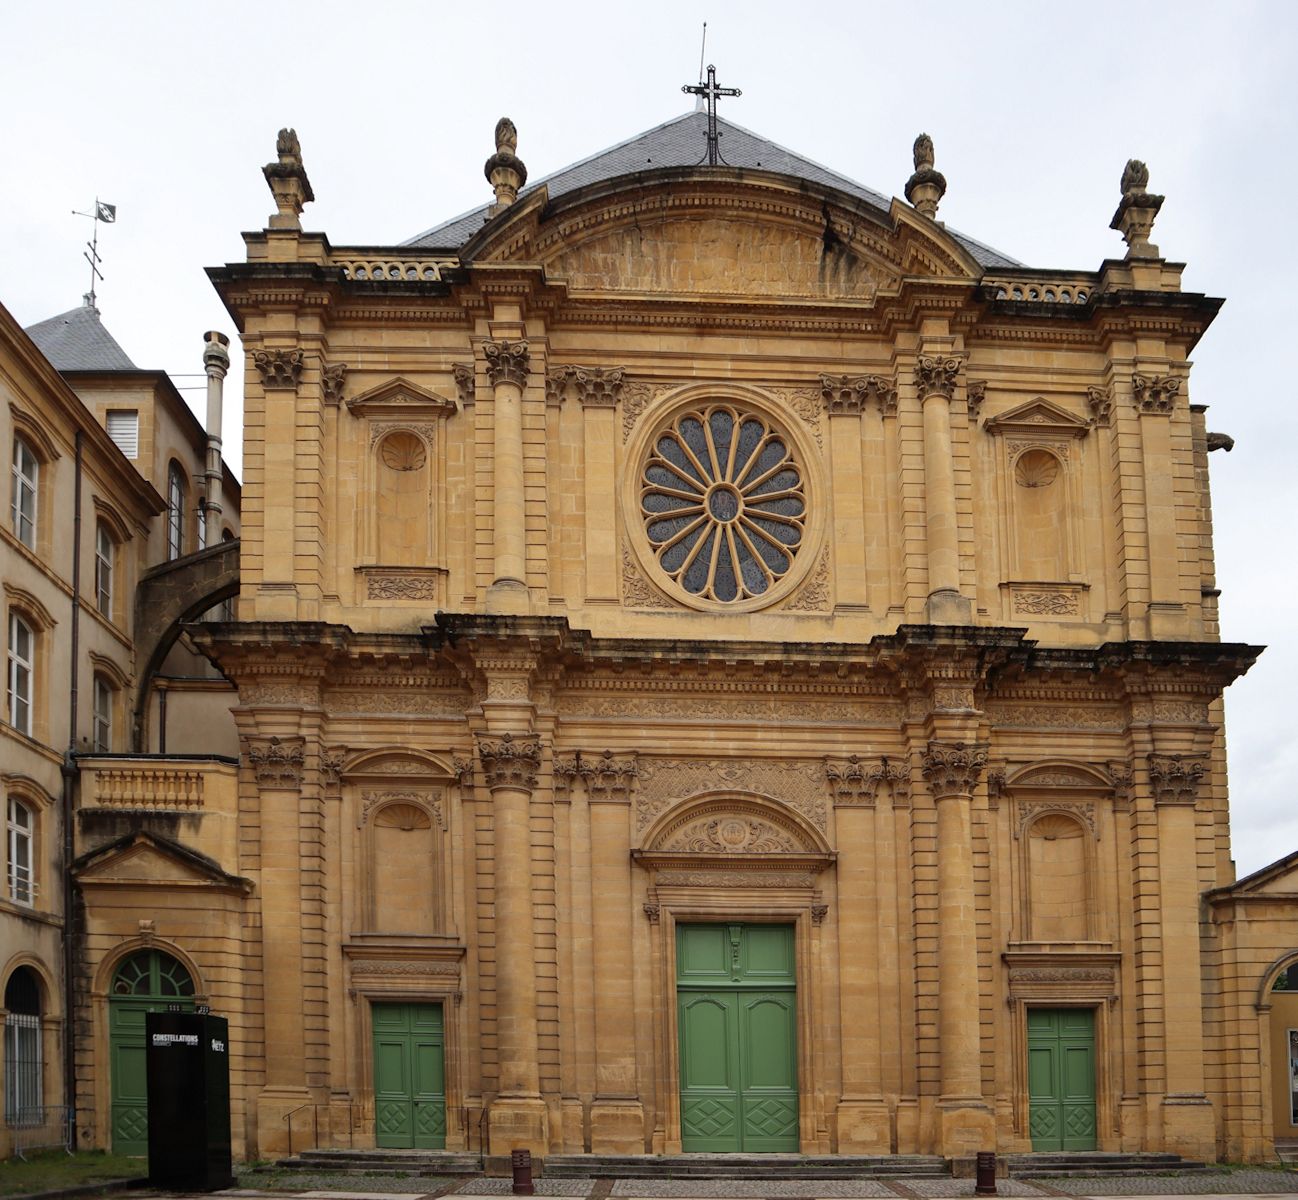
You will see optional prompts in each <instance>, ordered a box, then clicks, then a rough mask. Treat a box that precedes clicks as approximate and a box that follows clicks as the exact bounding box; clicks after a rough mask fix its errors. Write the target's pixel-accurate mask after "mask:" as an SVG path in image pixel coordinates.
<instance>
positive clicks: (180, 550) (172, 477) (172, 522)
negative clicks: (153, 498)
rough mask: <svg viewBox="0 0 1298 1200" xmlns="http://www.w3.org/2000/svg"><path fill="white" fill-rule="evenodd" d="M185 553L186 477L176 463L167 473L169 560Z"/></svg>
mask: <svg viewBox="0 0 1298 1200" xmlns="http://www.w3.org/2000/svg"><path fill="white" fill-rule="evenodd" d="M184 553H185V475H184V472H183V471H181V469H180V467H178V466H177V465H176V464H175V463H172V464H171V469H170V470H169V471H168V472H167V558H168V560H170V559H173V558H179V557H180V556H181V555H182V554H184Z"/></svg>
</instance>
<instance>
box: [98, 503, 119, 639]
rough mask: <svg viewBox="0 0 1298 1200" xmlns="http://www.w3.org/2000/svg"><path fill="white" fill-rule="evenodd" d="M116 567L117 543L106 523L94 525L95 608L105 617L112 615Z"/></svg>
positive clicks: (100, 522)
mask: <svg viewBox="0 0 1298 1200" xmlns="http://www.w3.org/2000/svg"><path fill="white" fill-rule="evenodd" d="M116 565H117V543H116V542H115V541H114V540H113V534H112V530H110V529H109V528H108V522H107V521H102V520H101V521H98V522H97V523H96V524H95V607H96V608H98V609H99V611H100V612H101V613H103V614H104V616H106V617H111V616H112V615H113V570H114V568H115V567H116Z"/></svg>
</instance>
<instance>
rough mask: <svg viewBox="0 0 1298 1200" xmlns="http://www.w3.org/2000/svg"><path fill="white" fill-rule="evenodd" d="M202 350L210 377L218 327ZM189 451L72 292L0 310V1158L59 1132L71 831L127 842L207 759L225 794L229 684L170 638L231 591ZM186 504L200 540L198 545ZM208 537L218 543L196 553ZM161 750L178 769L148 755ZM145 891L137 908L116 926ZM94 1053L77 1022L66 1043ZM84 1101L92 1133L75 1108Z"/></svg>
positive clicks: (235, 499)
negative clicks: (0, 676)
mask: <svg viewBox="0 0 1298 1200" xmlns="http://www.w3.org/2000/svg"><path fill="white" fill-rule="evenodd" d="M209 349H210V350H211V352H212V353H214V354H215V355H216V357H215V359H214V360H213V365H214V367H215V368H217V369H219V370H220V372H221V374H222V375H223V374H224V370H225V366H226V364H227V363H228V358H227V357H226V353H225V351H224V349H222V348H221V347H220V344H219V339H218V340H217V341H215V342H213V343H211V344H210V345H209ZM218 383H219V381H218ZM207 443H208V439H207V437H206V435H205V433H204V430H203V427H202V425H201V424H200V423H199V422H198V421H197V420H196V418H195V417H194V416H193V414H192V413H191V412H190V411H189V409H188V407H187V406H186V405H185V402H184V400H183V399H182V398H181V396H180V394H179V393H178V392H177V390H176V388H175V386H174V385H173V384H172V382H171V381H170V379H168V378H167V376H166V375H165V374H164V373H163V372H160V371H141V370H139V369H137V368H136V367H135V365H134V364H133V363H132V362H131V361H130V359H129V358H128V357H127V356H126V354H125V352H124V351H123V350H122V348H121V347H120V346H119V345H118V344H117V342H116V341H115V340H114V339H113V337H112V335H111V334H109V332H108V331H107V329H105V328H104V325H103V323H102V321H101V320H100V316H99V313H98V311H97V310H96V309H95V308H94V307H93V306H92V305H90V304H86V305H83V306H81V307H79V308H76V309H73V310H71V311H69V312H67V313H63V314H61V315H59V316H57V317H53V318H51V319H50V320H48V321H43V322H41V323H40V324H38V325H35V326H33V327H32V328H31V329H30V330H27V331H24V330H22V329H21V328H20V327H19V326H18V324H17V323H16V322H15V321H14V319H13V317H12V316H11V315H10V314H9V312H8V311H7V310H6V309H4V308H3V307H0V444H3V445H4V447H5V452H6V454H7V455H8V456H9V462H10V464H11V469H10V471H9V472H8V473H7V476H6V480H5V484H6V487H5V496H4V511H3V516H2V517H0V587H2V588H3V596H2V597H0V612H2V614H3V620H4V638H5V683H4V703H3V710H2V716H3V719H2V720H0V805H3V820H4V823H5V824H4V830H5V837H4V843H3V852H2V857H3V860H4V866H5V873H4V881H3V890H2V891H0V997H2V999H0V1022H2V1023H3V1026H4V1039H3V1043H2V1044H0V1076H2V1077H3V1089H4V1090H3V1101H2V1103H0V1158H3V1157H7V1156H8V1155H9V1154H10V1152H11V1151H14V1150H20V1149H23V1148H25V1147H31V1146H38V1145H57V1144H61V1143H62V1142H63V1141H64V1139H65V1138H66V1135H67V1131H68V1129H69V1112H68V1109H69V1105H70V1101H69V1096H68V1088H67V1080H68V1079H69V1078H70V1077H71V1075H72V1073H73V1072H74V1070H75V1062H74V1061H73V1060H70V1059H69V1057H68V1055H69V1051H70V1050H71V1049H72V1048H71V1047H70V1046H69V1043H68V1041H67V1039H66V1038H65V1031H66V1029H67V1028H68V1020H67V1013H68V996H69V987H68V979H69V976H68V972H67V967H68V965H69V963H70V964H71V965H72V966H73V979H74V981H76V982H77V983H79V984H84V982H85V981H84V980H82V979H81V978H80V972H79V968H80V966H81V964H82V963H83V955H84V950H85V947H84V945H83V943H82V941H81V935H82V933H83V932H84V922H83V920H82V919H81V917H80V916H76V917H75V919H74V920H73V921H71V922H69V921H68V920H67V913H68V912H69V910H71V911H72V912H73V913H74V914H79V913H81V912H82V911H83V910H82V900H83V895H82V893H80V892H79V891H78V889H77V888H76V886H75V883H74V881H73V879H72V877H71V874H70V871H69V868H70V867H71V866H72V859H73V858H74V857H75V855H76V853H77V849H78V841H79V840H81V839H82V838H84V837H85V836H87V834H89V835H90V836H91V837H92V838H93V839H94V840H97V841H104V840H107V839H109V838H120V837H123V836H127V837H129V836H133V835H134V833H135V831H136V830H137V829H138V827H139V822H140V819H141V814H142V813H145V812H149V811H151V810H154V809H157V808H173V807H174V805H175V802H176V800H177V799H179V798H180V796H181V795H182V794H184V793H186V792H190V791H192V790H193V788H194V785H193V784H192V783H191V782H187V781H191V780H199V781H200V782H201V777H202V776H203V774H204V773H205V772H206V771H209V770H211V771H215V772H217V773H218V774H219V773H221V772H224V773H225V775H226V776H227V777H228V779H229V786H230V789H231V793H233V781H234V768H233V766H232V763H233V756H237V754H238V750H239V747H238V741H237V738H236V736H235V732H234V727H233V722H232V721H231V718H230V715H229V708H230V703H231V698H232V691H231V687H230V684H229V683H228V682H227V681H226V680H224V679H223V678H221V676H220V675H219V673H218V672H216V671H215V669H214V668H212V666H211V664H210V663H209V662H208V661H207V660H206V659H205V658H203V657H202V656H201V655H199V654H197V653H196V651H195V650H194V648H193V645H192V643H190V642H189V639H188V637H187V636H186V635H184V634H183V633H182V631H181V629H180V622H181V621H182V620H184V619H192V618H194V617H195V616H197V615H198V614H199V613H200V612H201V611H202V610H204V609H207V608H209V607H210V606H211V602H212V599H213V598H214V596H215V597H219V596H220V595H222V594H224V595H226V596H229V595H230V594H231V592H232V590H233V587H232V585H236V586H237V561H238V546H237V542H236V541H233V539H235V538H236V537H237V533H238V527H239V526H238V521H239V486H238V482H237V481H236V480H235V479H234V478H233V476H231V475H230V474H229V472H228V470H226V469H225V468H224V464H223V463H221V461H220V453H219V448H218V449H217V451H216V459H215V463H216V470H217V471H218V477H217V479H216V480H215V481H214V483H215V487H214V489H213V490H212V491H211V492H207V493H206V494H208V495H213V496H215V497H216V500H217V503H216V504H215V505H214V506H213V510H209V511H207V512H201V511H200V509H199V506H198V504H197V503H196V502H195V496H196V494H197V495H200V496H201V495H204V494H205V486H204V485H205V483H206V478H205V476H206V471H207V465H208V464H207V462H206V454H207V451H208V449H209V447H208V444H207ZM204 517H208V518H209V520H210V525H211V529H210V532H211V536H212V541H213V543H214V544H213V546H212V548H211V549H210V550H206V551H202V552H201V553H200V552H197V551H196V550H195V543H196V542H198V541H200V539H201V537H202V532H203V522H204ZM222 535H224V536H226V537H228V538H230V539H232V540H231V541H229V542H226V543H222V544H221V545H217V544H216V543H218V542H220V539H221V537H222ZM196 581H197V582H196ZM214 581H215V585H214V586H213V584H214ZM222 588H224V592H222V590H221V589H222ZM216 615H222V616H229V615H232V611H231V612H218V613H217V614H216ZM168 745H170V752H171V754H173V755H175V754H177V753H180V754H181V755H186V756H187V757H186V760H185V761H183V762H179V761H177V760H176V759H168V758H166V757H164V756H163V754H162V753H160V752H166V751H167V750H168ZM137 751H138V752H143V753H142V754H137ZM222 755H224V756H225V761H224V763H222V761H221V756H222ZM70 814H75V815H76V821H75V824H74V826H72V827H70V825H69V821H68V817H69V815H70ZM155 824H156V822H155ZM173 832H183V831H181V830H175V829H174V828H173ZM152 903H153V901H152V899H151V898H150V897H149V896H147V895H146V896H143V897H140V898H139V899H138V911H135V912H133V914H132V917H131V921H132V924H133V927H134V928H135V930H136V932H137V933H138V931H139V930H140V929H141V928H143V926H144V925H147V924H148V914H149V912H150V910H151V906H152ZM103 994H106V989H105V990H104V993H103ZM101 998H102V997H101ZM82 1000H83V1007H84V1011H85V1014H86V1016H89V1014H90V1011H91V1008H92V1001H91V998H90V995H89V994H88V992H86V993H85V994H84V995H83V997H82ZM86 1028H87V1030H88V1029H89V1026H88V1025H87V1026H86ZM95 1052H96V1048H95V1047H94V1046H93V1045H92V1042H91V1040H90V1038H89V1036H88V1035H87V1037H86V1038H85V1040H84V1048H83V1051H82V1053H83V1054H84V1056H85V1058H86V1060H87V1061H89V1060H90V1059H91V1058H92V1056H93V1054H94V1053H95ZM119 1061H120V1062H121V1063H122V1064H123V1065H127V1059H125V1058H123V1059H121V1060H119ZM134 1065H135V1066H138V1064H134ZM126 1074H127V1075H131V1076H132V1077H136V1076H138V1075H139V1072H138V1070H136V1071H134V1072H133V1074H132V1072H131V1071H129V1070H128V1071H127V1073H126ZM125 1078H126V1076H123V1079H124V1081H125ZM135 1082H136V1083H140V1080H139V1079H138V1078H136V1079H135ZM140 1086H142V1083H140ZM83 1107H84V1109H85V1112H84V1116H85V1118H86V1121H85V1132H86V1134H87V1136H88V1137H89V1136H93V1131H94V1117H95V1110H94V1108H93V1106H91V1105H89V1104H86V1103H84V1101H83Z"/></svg>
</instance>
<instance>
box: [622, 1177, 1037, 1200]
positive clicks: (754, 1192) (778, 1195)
mask: <svg viewBox="0 0 1298 1200" xmlns="http://www.w3.org/2000/svg"><path fill="white" fill-rule="evenodd" d="M713 1189H715V1190H713ZM610 1194H611V1195H613V1196H617V1197H622V1196H628V1197H636V1198H638V1200H658V1198H659V1197H669V1198H676V1197H680V1198H682V1200H706V1198H709V1197H722V1198H724V1200H765V1198H766V1197H771V1198H772V1200H871V1198H873V1197H881V1196H887V1197H891V1198H893V1200H895V1198H896V1196H897V1193H896V1192H895V1191H893V1189H892V1188H890V1187H888V1185H887V1184H886V1183H883V1182H881V1181H879V1180H876V1179H619V1180H618V1181H617V1182H616V1183H615V1184H614V1185H613V1191H612V1192H611V1193H610ZM1035 1194H1036V1195H1040V1193H1039V1192H1038V1193H1035Z"/></svg>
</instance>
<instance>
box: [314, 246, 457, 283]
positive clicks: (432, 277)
mask: <svg viewBox="0 0 1298 1200" xmlns="http://www.w3.org/2000/svg"><path fill="white" fill-rule="evenodd" d="M329 262H330V265H331V266H335V267H341V268H342V272H343V276H344V277H345V278H347V279H355V280H361V281H382V282H407V283H436V282H438V281H440V280H441V278H442V272H443V271H445V270H446V269H447V268H449V267H454V266H458V265H459V260H458V259H455V258H419V257H409V258H389V257H379V256H361V255H356V254H352V255H348V254H347V253H346V252H343V253H342V254H333V255H331V256H330V259H329Z"/></svg>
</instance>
